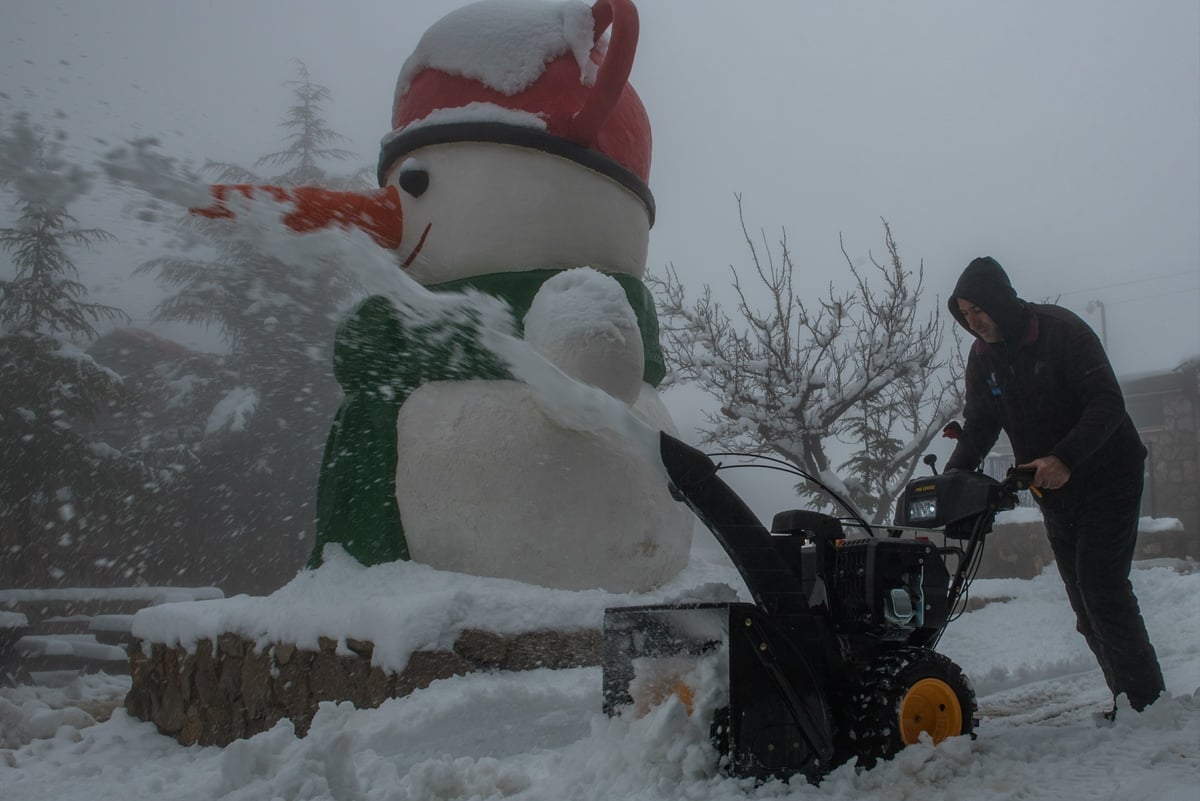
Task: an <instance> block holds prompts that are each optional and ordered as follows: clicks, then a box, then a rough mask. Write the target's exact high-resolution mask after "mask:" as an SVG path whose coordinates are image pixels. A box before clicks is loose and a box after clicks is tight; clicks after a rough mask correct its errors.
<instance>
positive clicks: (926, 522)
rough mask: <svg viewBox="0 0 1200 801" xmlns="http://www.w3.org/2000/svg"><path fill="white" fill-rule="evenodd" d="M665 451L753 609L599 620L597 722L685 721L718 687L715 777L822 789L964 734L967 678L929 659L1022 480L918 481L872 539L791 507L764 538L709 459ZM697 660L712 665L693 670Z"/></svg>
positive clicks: (644, 613) (970, 710)
mask: <svg viewBox="0 0 1200 801" xmlns="http://www.w3.org/2000/svg"><path fill="white" fill-rule="evenodd" d="M661 455H662V460H663V464H664V465H665V467H666V470H667V474H668V476H669V479H670V483H671V491H672V493H673V495H674V496H675V497H676V498H677V499H678V500H681V501H683V502H684V503H686V504H687V505H688V506H689V507H690V508H691V509H692V510H693V511H694V512H695V513H696V515H697V516H698V517H699V518H700V519H701V521H702V522H703V523H704V524H705V525H706V526H707V527H708V529H709V530H710V531H711V532H712V533H713V535H714V536H715V538H716V540H717V541H718V542H719V543H720V544H721V545H722V546H723V547H724V549H725V551H726V552H727V553H728V554H729V557H730V559H731V560H732V561H733V564H734V565H735V566H736V568H737V569H738V572H739V573H741V576H742V578H743V580H744V581H745V584H746V587H747V589H748V590H749V592H750V595H751V596H752V598H753V603H699V604H676V605H665V606H635V607H619V608H610V609H607V610H605V616H604V666H603V673H604V688H603V689H604V710H605V712H607V713H608V714H610V715H616V714H619V713H621V712H622V711H624V710H627V709H633V710H644V709H645V708H646V707H648V706H651V705H653V704H656V703H659V702H662V701H663V700H665V699H666V698H668V697H669V696H670V695H676V696H678V697H679V699H680V700H681V701H682V702H683V703H684V704H685V706H686V707H687V708H688V712H689V714H691V713H692V712H693V709H692V707H693V703H694V701H695V696H696V693H697V692H698V691H699V689H701V688H697V687H695V686H693V685H694V684H695V683H696V682H699V681H702V680H703V679H702V676H710V677H712V676H716V677H718V678H717V679H716V680H717V681H719V682H724V683H725V686H724V687H721V688H719V689H720V690H721V692H719V693H718V694H717V696H716V697H718V698H720V699H721V700H722V702H723V703H722V704H721V705H720V706H719V707H717V708H715V709H713V710H710V714H711V715H712V721H711V726H710V732H711V736H712V741H713V743H714V745H715V746H716V748H717V750H718V752H719V753H720V755H721V762H722V767H723V769H724V770H725V771H726V772H728V773H730V774H732V775H737V776H752V777H755V778H758V779H767V778H771V777H779V778H786V777H790V776H793V775H795V774H797V773H801V774H804V775H805V776H806V777H807V778H808V779H809V780H810V781H816V780H818V779H819V778H820V777H821V776H823V775H824V774H825V773H827V772H828V771H829V770H831V769H832V768H834V767H836V766H837V765H839V764H841V763H843V762H846V761H848V760H852V759H853V760H857V761H858V763H859V764H862V765H870V764H873V763H874V762H875V761H876V760H878V759H886V758H888V757H891V756H892V755H894V754H895V753H896V752H898V751H899V750H900V749H901V748H903V747H904V746H906V745H910V744H912V743H915V742H917V741H918V739H919V738H920V736H921V734H922V733H925V734H928V736H929V737H931V738H932V739H933V741H934V742H939V741H941V740H943V739H945V738H947V737H953V736H957V735H962V734H971V733H972V732H973V729H974V725H975V721H974V715H975V708H976V707H975V694H974V691H973V690H972V688H971V685H970V682H969V681H968V680H967V678H966V676H965V675H964V674H963V672H962V670H961V669H960V668H959V667H958V666H957V665H956V664H954V662H953V661H951V660H950V659H948V658H947V657H945V656H943V655H942V654H939V653H937V652H936V651H935V650H934V647H935V646H936V644H937V641H938V638H939V637H940V636H941V633H942V631H943V630H944V629H945V626H946V624H947V623H948V622H949V621H950V620H952V619H953V618H954V616H955V614H956V612H957V611H958V607H959V602H960V600H961V599H962V598H963V595H964V593H965V591H966V588H967V587H968V586H969V584H970V580H971V578H972V577H973V574H974V571H975V570H976V569H977V566H978V558H979V556H980V555H981V553H982V551H981V547H982V544H983V540H984V536H985V535H986V534H987V533H988V532H990V531H991V527H992V522H993V519H994V518H995V516H996V513H997V512H998V511H1000V510H1003V509H1010V508H1013V507H1014V506H1015V505H1016V503H1017V496H1016V491H1017V490H1019V489H1026V488H1028V486H1029V481H1030V480H1031V478H1032V476H1031V474H1030V473H1029V472H1027V471H1011V472H1010V475H1009V477H1008V478H1006V479H1005V480H1004V481H1002V482H1001V481H996V480H995V479H992V478H990V477H988V476H985V475H983V474H982V473H968V472H951V473H943V474H941V475H936V474H935V475H933V476H927V477H923V478H918V479H914V480H912V481H910V482H909V483H908V485H907V487H906V488H905V491H904V493H903V495H902V496H901V498H900V500H899V502H898V504H897V509H896V516H895V521H894V524H893V526H891V527H887V528H884V529H880V530H876V528H875V527H872V526H871V525H869V524H868V523H867V522H866V521H864V520H862V519H861V517H857V516H855V517H853V526H851V527H850V528H851V531H852V532H853V533H848V531H847V530H846V528H844V526H843V519H841V518H838V517H834V516H831V515H827V514H823V513H820V512H814V511H807V510H791V511H785V512H780V513H779V514H777V515H775V518H774V521H773V524H772V526H771V531H769V532H768V531H767V529H766V528H765V527H764V526H763V525H762V524H761V523H760V522H759V520H758V519H757V518H756V517H755V515H754V513H753V512H751V511H750V509H749V507H747V506H746V504H745V503H744V502H743V501H742V500H741V499H740V498H739V497H738V496H737V494H736V493H735V492H734V491H733V490H732V489H731V488H730V487H729V486H728V485H727V484H726V483H725V482H724V481H722V480H721V479H720V478H718V477H717V471H718V469H719V468H720V465H718V464H716V463H714V462H713V461H712V460H711V459H710V458H709V457H708V456H706V455H705V454H704V453H702V452H701V451H699V450H697V449H695V448H692V447H691V446H689V445H686V444H685V443H683V442H680V441H679V440H677V439H675V438H673V437H671V436H669V435H666V434H663V435H662V437H661ZM804 478H806V479H808V480H810V481H812V480H813V479H812V478H811V477H810V476H806V475H805V476H804ZM816 483H818V484H819V482H816ZM831 495H833V497H834V498H837V496H836V495H834V494H833V493H831ZM839 500H840V499H839ZM846 507H847V509H848V510H849V509H850V507H849V505H846ZM851 511H852V510H851ZM855 529H860V531H856V530H855ZM935 531H937V532H940V533H941V534H942V535H943V540H942V544H941V545H938V544H936V543H935V542H934V541H933V540H932V539H931V538H930V536H929V534H932V533H934V532H935ZM951 540H954V541H955V544H951V542H950V541H951ZM951 565H952V566H953V569H952V570H951V569H950V566H951ZM706 662H707V663H708V664H709V665H710V666H711V667H712V668H713V669H712V670H709V671H707V672H704V671H701V670H699V669H698V668H699V667H701V666H703V665H704V664H705V663H706ZM710 680H711V679H710ZM699 713H700V712H699V711H697V714H699Z"/></svg>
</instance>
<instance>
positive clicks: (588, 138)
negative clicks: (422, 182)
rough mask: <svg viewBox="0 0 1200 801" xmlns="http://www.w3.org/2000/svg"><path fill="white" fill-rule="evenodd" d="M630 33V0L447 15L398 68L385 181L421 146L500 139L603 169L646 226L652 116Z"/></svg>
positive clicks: (524, 4) (485, 3)
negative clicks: (632, 198) (640, 92)
mask: <svg viewBox="0 0 1200 801" xmlns="http://www.w3.org/2000/svg"><path fill="white" fill-rule="evenodd" d="M610 26H611V28H612V33H611V35H610V36H609V38H608V40H607V41H606V40H602V39H601V36H602V35H603V34H604V32H605V31H606V30H608V29H609V27H610ZM637 39H638V16H637V9H636V8H635V7H634V5H633V3H632V2H631V0H597V2H596V3H595V5H593V6H591V7H590V8H589V7H588V6H587V5H586V4H584V3H581V2H578V1H577V0H569V1H568V2H563V3H546V2H541V0H537V1H536V2H529V0H523V1H520V0H517V1H514V0H482V2H477V3H474V4H472V5H470V6H466V7H464V8H461V9H459V10H457V11H455V12H451V13H450V14H448V15H446V16H445V17H443V18H442V19H441V20H439V21H438V22H437V23H435V24H434V25H433V26H431V27H430V29H429V30H428V31H427V32H426V33H425V35H424V36H423V37H422V38H421V41H420V43H419V44H418V45H417V49H416V51H414V53H413V54H412V55H411V56H410V57H409V59H408V60H407V61H406V62H405V64H404V68H403V69H402V70H401V72H400V77H399V80H398V81H397V83H396V95H395V103H394V105H393V110H392V131H391V133H389V134H388V135H387V136H385V137H384V139H383V142H382V143H381V151H380V156H379V182H380V185H381V186H382V185H384V182H385V178H386V176H387V173H388V171H389V170H390V169H391V167H392V166H393V165H394V164H395V163H396V161H397V160H398V159H400V158H401V157H403V156H404V155H405V154H406V153H409V152H412V151H413V150H416V149H417V148H420V147H425V146H427V145H432V144H441V143H445V142H498V143H501V144H510V145H517V146H521V147H530V148H534V149H538V150H544V151H547V152H549V153H553V154H555V155H558V156H562V157H565V158H569V159H572V160H573V161H576V162H578V163H580V164H583V165H584V166H586V167H588V168H590V169H593V170H596V171H597V172H599V173H602V174H604V175H607V176H608V177H610V178H612V179H613V180H615V181H617V182H619V183H620V184H622V185H623V186H625V187H626V188H627V189H629V190H630V191H632V192H633V193H634V194H636V195H637V196H638V197H639V198H641V200H642V202H643V203H644V204H645V206H646V210H647V213H648V214H649V216H650V220H651V223H653V220H654V197H653V195H651V193H650V189H649V187H648V186H647V183H648V181H649V178H650V149H651V140H650V120H649V118H648V117H647V116H646V109H645V107H644V106H643V105H642V101H641V99H640V98H639V97H638V96H637V93H636V92H634V90H633V88H632V87H631V86H630V85H629V73H630V70H631V69H632V67H633V58H634V52H635V50H636V49H637Z"/></svg>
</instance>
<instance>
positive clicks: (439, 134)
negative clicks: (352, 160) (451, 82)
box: [378, 122, 654, 226]
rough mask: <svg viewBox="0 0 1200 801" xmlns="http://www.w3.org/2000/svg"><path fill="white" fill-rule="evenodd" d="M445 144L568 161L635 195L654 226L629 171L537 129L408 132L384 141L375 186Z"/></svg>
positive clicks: (642, 185)
mask: <svg viewBox="0 0 1200 801" xmlns="http://www.w3.org/2000/svg"><path fill="white" fill-rule="evenodd" d="M449 142H491V143H495V144H500V145H515V146H517V147H528V148H532V149H534V150H542V151H545V152H546V153H550V154H552V155H555V156H562V157H563V158H568V159H570V160H571V161H574V162H577V163H579V164H582V165H583V166H584V167H587V168H588V169H590V170H595V171H596V172H598V173H600V174H601V175H606V176H608V177H609V178H611V179H613V180H614V181H616V182H617V183H619V184H621V185H622V186H624V187H625V188H626V189H628V190H629V191H630V192H633V193H634V194H635V195H637V196H638V198H639V199H640V200H641V201H642V204H643V205H645V207H646V214H647V215H648V216H649V218H650V225H651V226H653V225H654V195H652V194H651V193H650V187H649V186H647V185H646V182H645V181H643V180H642V179H641V178H639V177H638V176H637V175H636V174H635V173H634V172H633V171H632V170H629V169H627V168H626V167H624V166H622V165H621V164H620V163H618V162H617V161H614V160H613V159H611V158H609V157H608V156H606V155H604V154H603V153H601V152H599V151H597V150H592V149H591V148H588V147H584V146H583V145H580V144H578V143H576V142H572V141H570V140H569V139H563V138H562V137H561V136H555V135H554V134H551V133H547V132H546V131H543V130H540V129H538V128H526V127H522V126H520V125H508V124H506V123H502V122H454V123H446V124H444V125H421V126H418V127H416V128H413V129H412V130H408V131H404V132H402V133H398V134H391V135H388V136H386V137H384V139H383V144H382V146H381V148H380V152H379V170H378V178H379V185H380V186H383V185H384V182H385V176H386V175H387V172H388V170H389V169H391V166H392V165H393V164H395V163H396V160H397V159H399V158H400V157H401V156H404V155H405V154H406V153H411V152H412V151H414V150H417V149H419V148H422V147H427V146H429V145H440V144H446V143H449Z"/></svg>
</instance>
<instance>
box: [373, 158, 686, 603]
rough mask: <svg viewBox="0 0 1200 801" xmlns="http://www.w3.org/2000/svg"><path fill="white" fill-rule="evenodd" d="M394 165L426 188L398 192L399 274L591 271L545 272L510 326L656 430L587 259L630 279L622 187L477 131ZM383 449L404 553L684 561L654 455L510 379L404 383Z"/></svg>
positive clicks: (481, 559)
mask: <svg viewBox="0 0 1200 801" xmlns="http://www.w3.org/2000/svg"><path fill="white" fill-rule="evenodd" d="M412 169H420V170H423V171H425V172H426V173H427V175H428V179H429V183H428V189H427V191H424V192H422V193H421V195H420V197H418V198H414V199H406V200H408V202H407V203H406V205H405V224H406V227H409V230H420V231H421V232H422V233H423V234H424V239H423V242H422V245H421V249H420V252H419V254H418V256H417V258H416V259H415V260H413V262H412V266H411V268H410V269H411V272H412V274H413V275H414V276H415V277H417V278H418V279H419V280H421V281H422V282H423V283H426V284H433V285H441V284H444V283H446V282H448V281H451V280H458V279H464V278H469V277H471V276H473V275H479V274H485V275H489V276H494V275H495V274H496V273H503V272H506V271H511V272H518V271H521V272H523V271H525V270H527V269H528V268H534V269H555V268H559V267H563V266H568V267H570V266H576V265H578V266H586V267H594V268H596V269H595V270H593V269H587V270H565V271H563V272H561V273H559V274H557V275H554V276H553V277H551V278H550V279H549V280H547V281H546V282H545V283H544V284H543V285H542V287H541V289H540V290H538V292H537V294H536V296H535V297H534V299H533V302H532V304H531V306H530V309H529V311H528V313H527V314H526V315H525V317H524V320H523V323H524V326H523V327H524V332H525V338H526V340H527V341H528V342H529V343H530V345H531V346H532V347H533V348H534V349H535V350H537V351H538V352H539V353H541V354H542V355H543V356H544V357H545V358H547V359H548V360H549V361H550V362H552V363H553V364H555V365H556V366H557V367H558V368H559V369H561V370H562V371H563V372H564V373H566V374H567V375H570V376H571V377H573V378H575V379H576V380H579V381H583V382H586V383H588V384H591V385H593V386H596V387H599V388H600V389H602V390H604V391H605V392H607V393H609V394H610V395H612V396H613V397H615V398H618V399H619V400H622V401H624V402H625V403H626V404H628V406H629V408H630V409H631V410H632V411H633V413H634V414H636V415H637V416H638V417H639V418H641V419H642V420H643V421H644V422H646V423H648V424H650V425H651V426H653V427H655V428H660V429H665V430H668V431H671V430H672V425H671V418H670V415H669V413H668V412H667V410H666V408H665V406H664V405H663V403H662V401H661V399H660V397H659V395H658V393H657V392H656V391H655V390H654V388H653V387H651V386H650V385H649V384H647V383H646V382H645V381H644V380H643V371H644V362H645V359H644V355H643V354H644V342H643V340H642V336H641V332H640V331H639V328H638V321H637V317H636V315H635V313H634V310H633V309H632V307H631V306H630V305H629V303H628V302H627V300H626V295H625V291H624V290H623V289H622V288H621V286H620V285H619V284H618V283H617V281H616V280H614V279H613V278H610V277H607V276H605V275H603V274H601V273H600V272H598V271H600V270H602V271H606V272H610V273H616V274H625V275H633V276H635V277H640V274H641V271H642V268H643V265H644V261H645V249H646V240H647V237H648V233H649V225H648V222H647V217H646V212H645V209H644V208H643V207H642V205H641V202H640V200H639V199H638V198H637V197H636V196H634V195H632V194H631V193H629V192H628V191H627V190H625V189H623V188H622V187H620V186H619V185H618V184H616V183H614V182H613V181H611V180H609V179H607V178H605V177H603V176H600V175H598V174H596V173H595V172H593V171H592V170H589V169H587V168H586V167H583V166H581V165H579V164H577V163H575V162H573V161H570V160H567V159H562V158H558V157H556V156H553V155H550V154H546V153H541V152H538V151H533V150H529V149H525V148H514V147H508V146H504V145H497V144H491V143H455V144H451V145H438V146H434V147H429V148H425V149H423V150H420V151H416V152H414V153H413V154H411V156H409V157H408V158H407V159H405V160H404V161H402V162H401V163H399V164H398V165H396V167H395V168H394V170H393V175H392V178H391V179H392V180H395V181H397V182H399V179H400V176H401V175H402V174H403V173H404V172H405V171H408V170H412ZM465 232H470V233H469V234H467V233H465ZM400 255H401V257H402V258H407V256H406V255H405V254H404V253H403V250H402V252H401V254H400ZM397 453H398V461H397V469H396V499H397V503H398V506H399V511H400V516H401V519H402V521H403V527H404V533H405V537H406V539H407V541H408V547H409V551H410V554H411V556H412V558H413V559H415V560H417V561H419V562H423V563H426V564H429V565H432V566H434V567H439V568H444V569H447V570H455V571H461V572H465V573H473V574H480V575H492V576H502V577H506V578H513V579H517V580H521V581H527V582H531V583H536V584H541V585H545V586H553V587H562V588H567V589H583V588H591V587H602V588H604V589H607V590H610V591H615V592H625V591H631V590H644V589H648V588H650V587H653V586H656V585H658V584H661V583H662V582H663V581H665V580H667V579H669V578H670V577H672V576H674V575H675V574H676V573H678V571H679V570H680V568H681V567H682V566H683V564H684V562H685V561H686V558H687V553H688V550H689V547H690V532H691V527H692V523H691V516H690V514H689V513H688V512H687V510H686V509H685V508H684V507H682V506H681V505H680V504H678V503H676V502H675V501H673V500H672V498H671V497H670V494H669V492H668V491H667V487H666V484H665V482H664V481H663V478H662V472H661V469H660V468H658V467H657V466H655V465H653V464H650V463H648V462H647V460H646V458H645V455H644V454H641V453H638V452H636V451H635V449H634V447H633V446H632V445H631V444H630V443H628V442H626V441H625V440H623V439H622V438H621V437H620V436H619V435H616V434H613V433H611V432H608V431H605V430H604V427H603V426H601V425H597V426H596V427H595V428H594V429H591V430H578V429H575V428H566V427H564V426H563V425H562V424H561V422H559V421H557V420H556V419H554V418H553V417H551V416H549V415H547V414H546V412H545V411H544V410H543V409H542V408H541V406H540V405H539V403H538V402H537V400H536V398H535V397H534V395H533V392H532V390H531V389H530V388H529V387H528V386H526V385H525V384H522V383H519V382H516V381H505V380H467V381H432V382H429V383H425V384H422V385H421V386H420V387H419V388H417V389H416V390H415V391H414V392H412V394H411V395H409V396H408V397H407V398H406V399H405V400H404V402H403V404H402V405H401V408H400V412H399V415H398V420H397Z"/></svg>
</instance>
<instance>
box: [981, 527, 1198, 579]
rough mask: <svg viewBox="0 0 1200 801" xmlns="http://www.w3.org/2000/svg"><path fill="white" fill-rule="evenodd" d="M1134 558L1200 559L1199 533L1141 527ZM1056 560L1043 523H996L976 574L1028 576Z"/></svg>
mask: <svg viewBox="0 0 1200 801" xmlns="http://www.w3.org/2000/svg"><path fill="white" fill-rule="evenodd" d="M1133 558H1134V559H1135V560H1138V559H1191V560H1197V561H1200V536H1197V532H1196V531H1195V530H1194V529H1193V530H1188V529H1187V528H1182V529H1175V530H1170V531H1142V532H1141V533H1139V534H1138V543H1137V550H1136V551H1135V552H1134V557H1133ZM1053 561H1054V552H1053V551H1051V550H1050V541H1049V540H1048V539H1047V538H1046V527H1045V526H1044V525H1042V523H1040V522H1030V523H997V524H996V526H995V528H994V529H993V531H992V533H991V534H988V535H987V541H986V542H985V543H984V548H983V555H982V557H981V559H980V563H979V572H978V574H977V578H1020V579H1029V578H1033V577H1034V576H1037V575H1039V574H1040V573H1041V572H1042V570H1044V569H1045V567H1046V565H1048V564H1050V563H1051V562H1053Z"/></svg>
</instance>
